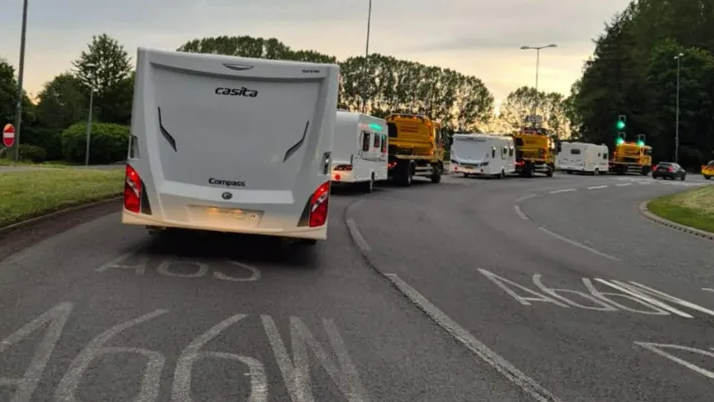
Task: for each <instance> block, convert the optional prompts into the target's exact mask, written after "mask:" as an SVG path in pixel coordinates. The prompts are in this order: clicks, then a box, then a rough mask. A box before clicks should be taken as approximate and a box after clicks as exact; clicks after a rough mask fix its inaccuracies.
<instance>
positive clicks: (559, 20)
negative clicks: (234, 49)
mask: <svg viewBox="0 0 714 402" xmlns="http://www.w3.org/2000/svg"><path fill="white" fill-rule="evenodd" d="M629 1H630V0H598V1H587V0H570V1H562V0H496V1H493V0H440V1H438V2H437V1H433V0H373V6H372V27H371V35H370V52H377V53H382V54H388V55H392V56H394V57H397V58H400V59H407V60H412V61H418V62H420V63H423V64H427V65H437V66H440V67H445V68H452V69H455V70H457V71H459V72H461V73H464V74H467V75H474V76H477V77H479V78H481V79H482V80H483V81H484V83H485V84H486V86H487V87H488V88H489V90H490V91H491V92H492V93H493V94H494V97H495V98H496V100H497V102H499V101H500V100H502V99H504V98H505V97H506V96H507V95H508V93H510V92H511V91H513V90H515V89H516V88H518V87H520V86H523V85H529V86H533V85H535V73H536V52H535V51H524V50H520V47H521V46H523V45H528V46H542V45H548V44H551V43H555V44H557V45H558V47H557V48H555V49H545V50H543V51H541V58H540V69H539V75H540V79H539V89H541V90H546V91H554V92H561V93H563V94H566V95H567V94H568V93H569V92H570V86H571V85H572V83H573V82H574V81H575V80H577V79H578V78H579V77H580V76H581V74H582V66H583V63H584V62H585V61H586V60H587V59H588V58H589V57H590V56H591V55H592V52H593V50H594V45H593V42H592V40H593V39H595V38H596V37H597V36H598V35H600V34H601V33H602V32H603V30H604V24H605V22H607V21H610V20H611V18H612V17H613V15H614V14H615V13H617V12H620V11H622V10H623V9H624V8H625V7H626V6H627V4H628V3H629ZM368 3H369V0H299V1H298V0H143V1H142V0H122V1H119V0H63V1H59V0H29V8H28V25H27V45H26V57H25V79H24V81H25V89H26V90H27V91H28V92H29V93H30V95H36V94H37V93H38V92H39V91H40V90H41V89H42V85H43V84H44V83H45V82H47V81H50V80H51V79H52V78H53V77H54V76H55V75H57V74H59V73H62V72H64V71H67V70H69V69H71V67H72V66H71V61H72V60H75V59H76V58H77V57H78V56H79V54H80V53H81V51H82V50H85V49H86V48H87V43H88V42H89V41H91V38H92V35H97V34H101V33H107V34H108V35H110V36H112V37H114V38H115V39H117V40H118V41H119V42H120V43H121V44H122V45H124V46H125V48H126V49H127V50H128V52H129V54H130V55H131V56H132V58H133V56H134V55H135V53H136V48H137V47H138V46H143V47H153V48H160V49H167V50H175V49H176V48H177V47H179V46H180V45H182V44H183V43H185V42H186V41H188V40H191V39H195V38H203V37H212V36H221V35H229V36H240V35H250V36H261V37H275V38H277V39H279V40H280V41H282V42H283V43H285V44H287V45H288V46H290V47H291V48H293V49H311V50H316V51H319V52H321V53H327V54H331V55H334V56H337V57H338V59H340V60H343V59H345V58H347V57H350V56H354V55H363V54H364V52H365V39H366V27H367V15H368ZM437 4H438V6H437ZM0 10H1V12H0V38H2V39H1V40H0V58H3V59H5V60H6V61H8V62H9V63H11V64H13V65H14V66H17V64H18V59H19V47H20V45H19V44H20V31H21V20H22V0H0Z"/></svg>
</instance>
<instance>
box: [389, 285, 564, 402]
mask: <svg viewBox="0 0 714 402" xmlns="http://www.w3.org/2000/svg"><path fill="white" fill-rule="evenodd" d="M384 276H386V277H387V278H388V279H389V280H390V281H391V282H392V283H393V284H394V286H396V287H397V289H399V291H401V292H402V293H403V294H404V295H405V296H407V297H408V298H409V300H411V301H412V303H414V304H416V305H417V306H418V307H419V308H420V309H422V310H423V311H424V312H425V313H426V314H427V315H428V316H429V317H430V318H431V319H432V320H434V321H435V322H436V323H437V324H438V325H439V326H441V327H442V328H443V329H444V330H446V331H447V332H448V333H450V334H451V336H453V337H454V338H455V339H456V340H457V341H459V342H460V343H461V344H463V345H464V346H466V347H467V348H468V349H469V350H470V351H471V352H473V353H474V354H475V355H476V356H478V357H479V358H480V359H481V360H483V361H484V362H486V363H487V364H489V365H490V366H491V367H493V368H495V369H496V370H497V371H498V372H499V373H501V374H502V375H503V376H504V377H506V378H507V379H508V380H509V381H511V382H513V383H514V384H516V385H517V386H519V387H520V388H521V389H522V390H523V391H524V392H526V393H527V394H528V395H530V396H532V397H533V398H534V399H535V400H536V401H538V402H562V401H561V399H560V398H558V397H556V396H555V395H553V394H552V393H550V391H548V390H547V389H545V388H543V387H542V386H541V385H540V384H538V383H537V382H535V381H534V380H533V379H532V378H530V377H528V376H527V375H526V374H524V373H523V372H522V371H520V370H518V369H517V368H516V367H515V366H513V365H512V364H511V363H509V362H508V361H507V360H506V359H504V358H503V357H501V356H500V355H498V354H497V353H496V352H494V351H493V350H491V349H489V347H488V346H486V345H485V344H483V343H482V342H481V341H479V340H478V339H476V337H474V336H473V335H471V334H470V333H469V332H468V331H466V330H465V329H464V328H462V327H461V326H460V325H459V324H457V323H456V322H455V321H454V320H452V319H451V318H449V317H448V316H447V315H446V314H444V312H442V311H441V310H439V309H438V308H437V307H436V306H434V305H433V304H432V303H431V302H430V301H429V300H427V299H426V298H425V297H424V296H422V295H421V294H420V293H419V292H417V291H416V290H415V289H414V288H412V287H411V286H409V284H408V283H406V282H404V281H403V280H402V279H401V278H399V277H398V276H397V275H395V274H384Z"/></svg>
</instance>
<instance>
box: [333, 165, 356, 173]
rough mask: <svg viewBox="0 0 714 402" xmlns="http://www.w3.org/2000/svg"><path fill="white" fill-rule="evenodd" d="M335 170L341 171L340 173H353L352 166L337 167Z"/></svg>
mask: <svg viewBox="0 0 714 402" xmlns="http://www.w3.org/2000/svg"><path fill="white" fill-rule="evenodd" d="M334 170H336V171H339V172H351V171H352V165H337V166H335V168H334Z"/></svg>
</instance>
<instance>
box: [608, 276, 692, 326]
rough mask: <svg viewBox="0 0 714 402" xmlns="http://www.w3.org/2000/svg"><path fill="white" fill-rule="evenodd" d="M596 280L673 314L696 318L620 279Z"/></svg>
mask: <svg viewBox="0 0 714 402" xmlns="http://www.w3.org/2000/svg"><path fill="white" fill-rule="evenodd" d="M595 280H596V281H598V282H600V283H602V284H603V285H607V286H609V287H611V288H613V289H617V290H619V291H620V292H623V293H627V294H629V295H631V296H633V297H637V298H640V299H642V300H644V301H646V302H647V303H650V304H652V305H654V306H657V307H659V308H661V309H663V310H667V311H669V312H671V313H673V314H676V315H678V316H680V317H683V318H694V317H692V316H691V315H689V314H687V313H685V312H683V311H681V310H678V309H676V308H674V307H672V306H670V305H668V304H665V303H662V302H661V301H659V300H657V299H654V298H652V297H649V296H647V295H645V294H642V293H640V292H637V291H635V290H634V289H633V288H632V287H629V286H627V284H625V283H622V282H619V281H615V280H613V281H612V282H608V281H606V280H604V279H601V278H595Z"/></svg>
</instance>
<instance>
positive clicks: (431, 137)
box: [385, 114, 444, 186]
mask: <svg viewBox="0 0 714 402" xmlns="http://www.w3.org/2000/svg"><path fill="white" fill-rule="evenodd" d="M385 120H386V121H387V128H388V131H389V142H388V144H389V145H388V154H389V156H388V159H389V162H388V165H387V168H388V176H389V178H390V179H392V180H393V181H394V182H395V183H396V184H398V185H401V186H410V185H411V184H412V178H413V177H415V176H421V177H428V178H429V179H431V182H432V183H439V182H440V181H441V174H442V173H443V171H444V138H443V136H442V133H441V125H440V124H439V123H437V122H435V121H433V120H431V119H429V118H428V117H426V116H422V115H413V114H390V115H389V116H387V117H386V118H385Z"/></svg>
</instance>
